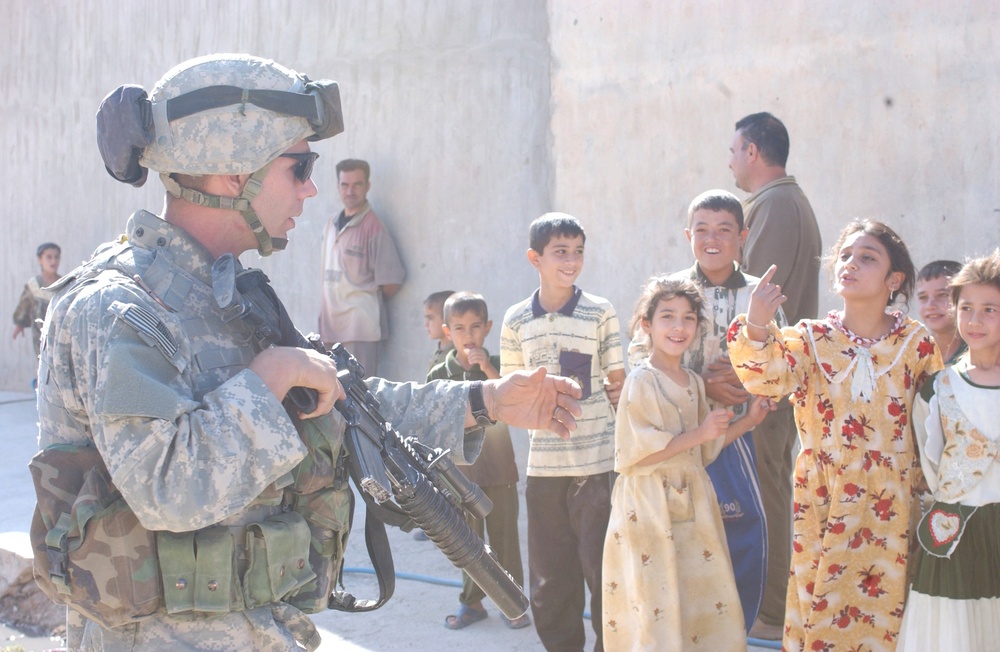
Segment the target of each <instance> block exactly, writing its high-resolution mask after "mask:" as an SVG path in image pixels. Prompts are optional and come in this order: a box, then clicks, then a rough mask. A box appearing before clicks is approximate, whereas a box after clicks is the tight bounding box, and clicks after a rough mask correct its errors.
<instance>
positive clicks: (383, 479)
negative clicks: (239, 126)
mask: <svg viewBox="0 0 1000 652" xmlns="http://www.w3.org/2000/svg"><path fill="white" fill-rule="evenodd" d="M212 286H213V289H214V292H215V300H216V302H217V303H218V304H219V307H220V308H222V312H223V321H225V322H227V323H228V322H230V321H232V320H234V319H239V320H241V321H242V322H243V323H244V324H246V325H247V326H249V327H250V330H251V332H252V334H253V337H254V339H255V340H256V344H257V345H258V346H259V347H260V348H266V347H269V346H295V347H301V348H314V349H316V350H318V351H320V352H321V353H324V354H326V355H329V356H330V357H331V358H332V359H333V361H334V362H335V363H336V365H337V370H338V373H337V378H338V380H339V381H340V384H341V385H342V386H343V388H344V392H345V393H346V394H347V397H346V398H345V399H342V400H339V401H337V403H336V405H335V407H336V409H337V411H338V412H340V413H341V414H342V415H343V416H344V419H345V420H346V422H347V428H346V432H345V433H344V448H345V450H346V452H347V462H348V468H349V470H350V475H351V478H352V479H353V481H354V483H355V485H356V486H357V487H358V489H359V492H360V493H361V496H362V497H363V498H364V500H365V503H366V506H367V514H368V517H367V518H368V523H367V524H366V527H365V531H366V534H367V535H368V548H369V554H370V555H371V556H372V562H373V565H374V566H375V572H376V575H378V577H379V587H380V592H381V595H380V596H379V600H378V601H371V600H365V601H361V600H356V599H355V598H354V597H353V596H351V595H350V594H347V593H344V592H338V593H336V594H334V595H333V596H331V599H330V605H329V606H330V608H332V609H339V610H342V611H369V610H372V609H377V608H378V607H380V606H382V604H384V603H385V602H386V601H388V600H389V598H390V597H391V596H392V591H393V585H392V584H390V581H391V580H390V578H391V577H392V576H393V573H394V571H393V567H392V566H393V565H392V553H391V551H390V550H389V548H388V542H387V539H386V537H385V528H384V524H385V523H389V524H390V525H398V526H401V527H403V528H404V529H408V528H409V527H411V526H412V525H413V524H416V526H417V527H420V528H421V529H422V530H423V531H424V532H425V533H426V534H427V536H428V538H430V540H431V541H433V542H434V544H435V545H437V547H438V548H439V549H440V550H441V552H443V553H444V555H445V556H446V557H447V558H448V559H449V560H451V562H452V563H453V564H455V566H457V567H458V568H461V569H462V570H464V571H465V572H466V573H468V574H469V576H470V577H471V578H472V579H473V580H474V581H475V582H476V584H478V585H479V587H480V588H482V590H483V591H484V592H485V593H486V595H487V596H489V598H490V599H491V600H493V602H494V603H495V604H496V605H497V607H499V608H500V610H501V611H502V612H503V613H504V615H505V616H507V617H508V618H509V619H512V620H513V619H515V618H518V617H519V616H521V615H522V614H524V613H525V612H526V611H527V609H528V599H527V598H526V597H525V595H524V593H523V592H522V591H521V587H519V586H518V585H517V583H516V582H515V581H514V579H513V578H512V577H511V576H510V574H509V573H508V572H507V571H506V570H505V569H504V568H503V566H501V565H500V563H499V562H498V561H497V558H496V556H495V555H494V554H493V551H492V550H490V548H489V546H487V545H486V544H485V543H483V540H482V539H480V538H479V536H478V535H477V534H476V533H475V532H473V531H472V528H470V527H469V525H468V523H467V522H466V520H465V511H466V510H467V511H469V512H470V513H471V514H472V515H473V516H475V517H476V518H483V517H485V516H486V515H487V514H489V513H490V510H492V509H493V503H492V501H490V499H489V498H488V497H487V496H486V495H485V494H484V493H483V491H482V489H480V488H479V486H478V485H476V484H475V483H473V482H470V481H469V479H468V478H466V477H465V475H464V474H463V473H462V472H461V471H460V470H459V469H458V468H456V466H455V465H454V463H453V462H452V461H451V460H450V459H449V458H448V454H449V453H450V451H449V450H442V449H440V448H431V447H429V446H426V445H425V444H423V443H421V442H420V441H418V440H417V439H416V438H415V437H403V436H402V435H400V433H399V432H398V431H397V430H396V429H395V428H394V427H393V426H392V424H391V423H390V422H389V421H388V420H386V419H385V417H383V416H382V414H381V413H380V412H379V402H378V399H377V398H376V397H375V395H374V394H372V393H371V391H370V390H369V389H368V386H367V385H366V384H365V382H364V377H365V375H364V368H363V367H362V366H361V364H360V363H359V362H358V361H357V360H356V359H355V358H354V356H352V355H351V354H350V352H349V351H348V350H347V349H346V348H344V346H343V345H341V344H336V345H335V346H334V347H333V349H332V350H330V351H327V350H325V347H323V345H322V342H320V340H319V337H318V336H315V335H314V336H310V337H309V338H306V337H303V335H302V334H301V333H299V331H298V330H296V329H295V327H294V325H293V324H292V323H291V319H290V318H289V317H288V313H287V312H286V311H285V309H284V306H283V305H282V304H281V301H280V300H279V299H278V297H277V295H276V294H275V293H274V290H273V289H272V288H271V286H270V285H269V284H268V279H267V277H266V276H265V275H264V273H263V272H261V271H260V270H242V269H238V263H237V262H236V260H235V258H234V257H233V256H232V255H230V254H226V255H223V256H221V257H220V258H219V259H218V260H216V262H215V264H214V265H213V266H212ZM287 400H288V401H290V402H291V403H292V404H293V405H292V406H286V407H291V408H292V409H295V410H298V411H300V412H301V413H303V414H309V413H311V412H313V411H314V410H315V409H316V402H317V394H316V391H315V390H313V389H310V388H305V387H296V388H293V389H292V390H291V391H290V392H289V393H288V397H287ZM373 516H374V517H375V518H377V519H378V520H379V521H380V523H379V525H380V526H381V528H373V526H372V518H373ZM373 539H374V545H373ZM380 542H381V543H380ZM379 546H382V547H383V548H384V551H383V552H382V553H381V554H375V553H378V550H377V548H378V547H379ZM373 549H375V550H374V552H373ZM378 558H381V563H379V562H378V561H377V559H378ZM380 566H387V567H388V568H387V572H388V577H383V575H382V573H383V572H385V570H386V569H383V568H380Z"/></svg>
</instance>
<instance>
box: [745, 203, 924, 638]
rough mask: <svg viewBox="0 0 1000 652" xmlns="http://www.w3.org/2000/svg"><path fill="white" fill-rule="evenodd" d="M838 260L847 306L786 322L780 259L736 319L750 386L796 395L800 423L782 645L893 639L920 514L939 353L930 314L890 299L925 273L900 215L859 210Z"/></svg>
mask: <svg viewBox="0 0 1000 652" xmlns="http://www.w3.org/2000/svg"><path fill="white" fill-rule="evenodd" d="M832 267H833V271H834V289H835V291H836V293H837V294H839V295H840V297H841V298H842V299H843V301H844V307H843V310H841V311H831V312H830V314H829V315H828V316H827V317H826V319H819V320H811V319H804V320H802V321H800V322H799V323H798V324H796V325H794V326H791V327H788V328H784V329H781V330H779V329H778V328H777V327H776V326H774V325H773V324H771V323H770V322H771V318H772V317H773V316H774V313H775V311H776V310H777V309H778V306H780V305H781V303H783V302H784V300H785V297H784V296H783V295H782V294H781V288H780V287H778V286H776V285H774V284H773V283H771V278H772V277H773V276H774V271H775V269H776V268H775V267H774V266H772V267H771V269H770V270H768V272H767V273H766V274H765V275H764V277H763V278H762V279H761V282H760V285H758V286H757V289H756V290H755V291H754V292H753V293H752V295H751V299H750V306H749V307H748V309H747V314H746V315H740V316H739V317H737V318H736V320H734V321H733V324H732V326H731V327H730V330H729V356H730V359H731V360H732V362H733V366H734V367H735V368H736V372H737V374H738V375H739V377H740V380H741V381H742V382H743V384H744V386H746V388H747V390H748V391H750V392H752V393H754V394H763V395H765V396H770V397H773V398H779V397H781V396H787V395H791V401H792V404H793V406H794V409H795V418H796V423H797V426H798V430H799V442H800V444H801V450H800V452H799V455H798V458H797V460H796V462H795V472H794V506H793V539H792V568H791V579H790V581H789V584H788V595H787V600H786V613H785V633H784V639H783V642H782V646H783V648H784V649H785V650H787V651H788V652H798V651H804V650H808V651H809V652H814V651H818V650H866V651H867V650H889V651H891V650H894V649H895V647H896V642H897V638H898V636H899V629H900V623H901V618H902V614H903V604H904V601H905V597H906V565H907V557H908V550H909V547H910V546H909V544H910V536H911V525H912V523H911V521H912V519H913V518H915V517H917V516H919V509H918V508H917V503H916V497H915V493H914V485H915V483H916V482H918V481H919V461H918V459H917V452H916V448H915V444H914V440H913V434H912V432H911V425H910V411H911V407H912V406H913V402H914V398H915V396H916V393H917V390H918V389H919V388H920V385H921V384H922V383H923V382H924V380H925V379H926V378H927V377H928V376H929V374H931V373H933V372H934V371H937V370H938V369H940V368H941V356H940V355H939V354H938V351H937V349H936V347H935V345H934V340H933V337H932V336H931V334H930V332H929V331H928V330H927V329H926V328H924V327H923V326H922V325H921V324H920V323H919V322H917V321H914V320H912V319H909V318H908V317H906V316H904V314H903V313H902V312H900V311H894V310H891V307H892V306H893V304H894V303H895V302H896V301H897V300H899V299H900V298H901V299H902V301H901V302H900V303H901V304H902V305H905V302H906V300H907V299H909V297H910V293H911V292H912V288H913V283H914V276H915V271H914V268H913V262H912V261H911V259H910V254H909V252H908V251H907V249H906V245H905V244H903V241H902V240H900V238H899V236H898V235H896V233H895V232H894V231H893V230H892V229H890V228H889V227H888V226H886V225H885V224H882V223H880V222H874V221H868V220H865V221H857V222H853V223H851V224H850V225H848V226H847V228H846V229H844V231H843V232H842V233H841V234H840V238H839V239H838V241H837V244H836V245H835V246H834V248H833V265H832Z"/></svg>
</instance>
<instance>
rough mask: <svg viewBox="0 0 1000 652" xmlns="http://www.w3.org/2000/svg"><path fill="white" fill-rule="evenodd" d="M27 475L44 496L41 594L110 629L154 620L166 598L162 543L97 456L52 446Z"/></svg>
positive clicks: (38, 545)
mask: <svg viewBox="0 0 1000 652" xmlns="http://www.w3.org/2000/svg"><path fill="white" fill-rule="evenodd" d="M28 468H29V470H30V471H31V476H32V479H33V480H34V484H35V495H36V497H37V504H36V506H35V514H34V517H33V518H32V522H31V533H30V535H31V547H32V550H33V552H34V563H33V570H34V575H35V582H36V583H37V584H38V586H39V588H40V589H41V590H42V592H43V593H45V594H46V595H47V596H49V598H51V599H52V601H53V602H56V603H59V604H65V605H68V606H70V607H72V608H73V609H75V610H76V611H79V612H80V613H82V614H83V615H85V616H86V617H87V618H90V619H91V620H94V621H95V622H98V623H100V624H101V625H102V626H104V627H117V626H119V625H124V624H127V623H130V622H133V621H136V620H139V619H141V618H143V617H145V616H149V615H150V614H152V613H154V612H155V611H156V610H157V609H158V608H159V607H160V605H161V599H160V596H161V595H162V590H161V588H160V573H159V571H158V569H157V565H156V539H155V537H154V534H153V533H152V532H150V531H149V530H147V529H146V528H144V527H142V525H141V524H140V523H139V520H138V519H137V518H136V516H135V514H134V513H133V512H132V510H131V509H130V508H129V506H128V505H127V504H126V503H125V500H124V499H123V498H122V495H121V493H120V492H119V491H118V489H117V488H115V486H114V484H113V483H112V482H111V477H110V475H109V474H108V471H107V468H106V467H105V466H104V461H103V460H102V459H101V455H100V453H98V452H97V449H96V448H94V447H92V446H75V445H54V446H50V447H48V448H46V449H45V450H42V451H39V452H38V453H37V454H36V455H35V456H34V457H33V458H32V459H31V463H30V464H29V465H28Z"/></svg>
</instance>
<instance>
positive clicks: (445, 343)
mask: <svg viewBox="0 0 1000 652" xmlns="http://www.w3.org/2000/svg"><path fill="white" fill-rule="evenodd" d="M453 294H455V292H454V291H453V290H441V291H440V292H434V293H433V294H430V295H429V296H428V297H427V298H426V299H424V328H426V329H427V335H428V337H430V338H431V339H432V340H436V341H437V348H436V349H434V353H433V354H432V355H431V363H430V364H429V365H428V366H427V370H428V371H430V370H431V369H433V368H434V367H436V366H437V365H439V364H441V363H442V362H444V359H445V358H446V357H448V352H449V351H451V350H452V349H454V348H455V347H454V346H453V345H452V343H451V340H450V339H449V338H448V334H447V333H446V332H445V331H444V302H445V301H447V300H448V297H450V296H451V295H453Z"/></svg>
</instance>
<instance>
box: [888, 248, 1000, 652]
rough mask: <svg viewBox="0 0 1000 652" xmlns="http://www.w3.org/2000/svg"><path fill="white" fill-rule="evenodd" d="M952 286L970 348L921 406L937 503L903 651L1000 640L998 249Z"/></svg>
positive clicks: (920, 429) (971, 649)
mask: <svg viewBox="0 0 1000 652" xmlns="http://www.w3.org/2000/svg"><path fill="white" fill-rule="evenodd" d="M950 288H951V292H952V300H953V303H954V305H955V308H956V313H957V317H958V330H959V333H960V334H961V336H962V338H963V339H964V340H965V342H966V343H967V344H968V346H969V350H968V352H967V353H966V354H965V355H963V356H962V357H961V358H959V360H958V362H956V363H955V365H954V366H951V367H946V368H945V369H944V370H943V371H941V372H940V373H938V374H937V376H936V377H935V378H934V382H933V383H927V384H925V385H924V389H923V390H922V391H921V393H920V397H919V398H918V399H917V401H916V403H915V405H914V410H913V416H914V420H913V427H914V431H915V433H916V436H917V443H918V445H919V446H920V463H921V466H922V467H923V470H924V475H925V476H926V477H927V484H928V486H929V488H930V490H931V492H932V493H933V496H934V501H935V502H934V504H933V505H932V506H931V508H930V509H929V510H928V511H927V513H926V514H925V516H924V517H923V519H922V520H921V522H920V525H919V527H918V528H917V539H918V541H919V543H920V548H919V549H918V550H917V555H916V558H915V560H914V563H915V564H916V569H915V573H914V580H913V586H912V587H911V589H910V595H909V597H908V599H907V603H906V610H905V612H904V615H903V628H902V631H901V633H900V639H899V648H898V649H899V650H903V651H921V650H926V651H932V650H933V651H937V650H963V651H964V652H976V651H985V650H996V649H997V648H998V646H1000V463H998V462H997V457H998V455H1000V446H998V444H1000V250H996V251H994V252H993V253H992V254H991V255H989V256H986V257H984V258H979V259H976V260H973V261H971V262H969V263H967V264H966V265H965V266H964V267H963V268H962V271H960V272H959V273H958V274H956V275H955V276H954V277H953V278H952V280H951V283H950Z"/></svg>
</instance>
